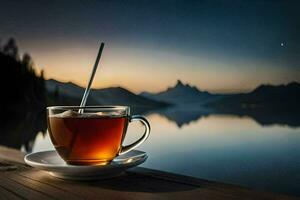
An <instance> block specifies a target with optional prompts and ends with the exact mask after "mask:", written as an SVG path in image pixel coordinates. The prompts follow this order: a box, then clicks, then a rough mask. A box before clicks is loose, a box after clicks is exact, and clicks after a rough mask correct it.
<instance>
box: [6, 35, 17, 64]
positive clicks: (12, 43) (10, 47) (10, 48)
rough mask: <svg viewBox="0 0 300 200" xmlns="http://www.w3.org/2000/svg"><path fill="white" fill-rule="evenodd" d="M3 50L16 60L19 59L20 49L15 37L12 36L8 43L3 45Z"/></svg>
mask: <svg viewBox="0 0 300 200" xmlns="http://www.w3.org/2000/svg"><path fill="white" fill-rule="evenodd" d="M2 52H3V53H4V54H5V55H8V56H11V57H13V58H15V59H16V60H19V49H18V46H17V43H16V40H15V39H14V38H10V39H9V40H8V41H7V43H6V44H5V45H4V46H3V50H2Z"/></svg>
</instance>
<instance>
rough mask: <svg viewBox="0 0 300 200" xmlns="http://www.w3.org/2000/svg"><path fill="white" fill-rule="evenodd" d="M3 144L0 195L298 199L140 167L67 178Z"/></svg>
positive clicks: (66, 199)
mask: <svg viewBox="0 0 300 200" xmlns="http://www.w3.org/2000/svg"><path fill="white" fill-rule="evenodd" d="M23 157H24V155H23V154H22V153H21V152H20V151H17V150H13V149H9V148H6V147H1V146H0V199H39V200H47V199H64V200H71V199H75V200H76V199H108V200H114V199H124V200H125V199H141V200H143V199H183V200H186V199H211V200H218V199H298V198H296V197H289V196H286V195H279V194H272V193H267V192H261V191H254V190H249V189H245V188H242V187H239V186H233V185H228V184H223V183H216V182H211V181H206V180H202V179H197V178H192V177H187V176H181V175H177V174H171V173H166V172H162V171H157V170H150V169H146V168H141V167H137V168H134V169H132V170H130V171H128V172H126V174H124V175H122V176H119V177H117V178H113V179H107V180H99V181H89V182H84V181H66V180H61V179H57V178H54V177H51V176H50V175H49V174H47V173H46V172H43V171H38V170H36V169H33V168H31V167H29V166H26V165H25V163H24V161H23Z"/></svg>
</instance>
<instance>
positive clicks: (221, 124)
mask: <svg viewBox="0 0 300 200" xmlns="http://www.w3.org/2000/svg"><path fill="white" fill-rule="evenodd" d="M147 118H148V119H149V121H150V124H151V127H152V131H151V135H150V137H149V138H148V140H147V141H146V142H145V143H144V144H142V145H141V146H140V147H139V148H138V149H140V150H143V151H146V152H147V153H148V155H149V158H148V160H147V161H146V163H144V164H143V165H142V166H143V167H148V168H153V169H159V170H164V171H168V172H174V173H179V174H184V175H189V176H195V177H199V178H203V179H208V180H214V181H220V182H226V183H232V184H237V185H243V186H247V187H250V188H256V189H260V190H268V191H273V192H280V193H287V194H294V195H300V154H299V152H300V128H295V127H294V128H293V127H289V126H284V125H276V124H275V125H268V126H263V125H260V124H258V123H257V122H256V121H255V120H253V119H252V118H249V117H238V116H234V115H216V114H214V115H208V116H202V117H200V118H198V119H193V120H192V121H187V122H185V123H178V122H177V123H176V121H172V120H171V119H170V118H166V117H164V115H160V114H157V113H152V114H149V115H147ZM142 131H143V127H142V126H141V125H140V124H138V123H131V124H130V126H129V130H128V134H127V139H126V141H125V143H129V142H131V141H134V140H135V139H136V138H138V137H139V136H140V135H141V132H142ZM48 149H53V146H52V144H51V142H50V139H49V136H48V134H45V135H43V134H42V133H39V134H37V136H36V139H35V141H34V144H33V146H32V151H33V152H36V151H42V150H48Z"/></svg>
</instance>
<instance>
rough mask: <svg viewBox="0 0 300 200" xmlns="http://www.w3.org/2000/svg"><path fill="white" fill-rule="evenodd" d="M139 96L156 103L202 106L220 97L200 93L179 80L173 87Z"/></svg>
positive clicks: (143, 93) (203, 92) (205, 92)
mask: <svg viewBox="0 0 300 200" xmlns="http://www.w3.org/2000/svg"><path fill="white" fill-rule="evenodd" d="M140 95H142V96H144V97H147V98H151V99H155V100H158V101H164V102H169V103H172V104H174V105H179V104H194V103H197V104H204V103H207V102H209V101H212V100H214V99H217V98H219V97H220V95H215V94H211V93H209V92H207V91H201V90H199V89H198V88H197V87H195V86H190V85H189V84H183V83H182V82H181V81H180V80H177V83H176V85H175V86H173V87H169V88H168V89H166V90H165V91H162V92H159V93H149V92H142V93H141V94H140Z"/></svg>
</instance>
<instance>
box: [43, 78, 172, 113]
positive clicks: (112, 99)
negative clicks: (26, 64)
mask: <svg viewBox="0 0 300 200" xmlns="http://www.w3.org/2000/svg"><path fill="white" fill-rule="evenodd" d="M46 88H47V90H48V92H49V96H50V98H51V99H55V98H56V100H53V101H52V103H53V104H58V103H61V104H63V105H80V101H81V98H82V95H83V93H84V90H85V89H84V88H82V87H80V86H78V85H76V84H74V83H72V82H68V83H63V82H59V81H57V80H54V79H50V80H47V81H46ZM55 96H56V97H55ZM57 99H58V100H57ZM87 105H127V106H130V107H131V108H132V109H133V110H134V111H136V112H142V111H145V110H153V109H158V108H162V107H166V106H168V105H169V104H168V103H165V102H161V101H157V100H153V99H149V98H146V97H143V96H140V95H136V94H134V93H132V92H130V91H129V90H127V89H125V88H122V87H109V88H103V89H92V90H91V92H90V95H89V97H88V101H87Z"/></svg>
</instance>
